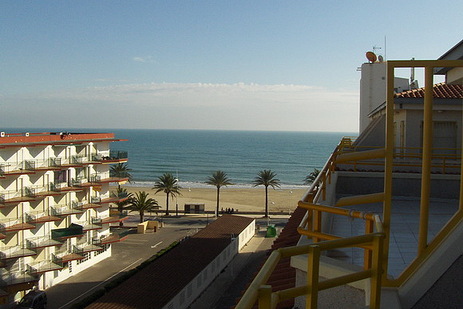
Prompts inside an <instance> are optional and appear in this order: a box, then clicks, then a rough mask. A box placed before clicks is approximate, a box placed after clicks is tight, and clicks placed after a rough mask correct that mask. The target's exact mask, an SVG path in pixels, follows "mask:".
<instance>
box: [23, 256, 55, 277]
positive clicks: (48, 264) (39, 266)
mask: <svg viewBox="0 0 463 309" xmlns="http://www.w3.org/2000/svg"><path fill="white" fill-rule="evenodd" d="M60 269H63V265H60V264H59V263H55V261H53V260H43V261H40V262H37V263H33V264H29V265H27V272H28V273H29V274H30V275H32V276H37V275H40V274H43V273H45V272H48V271H55V270H60ZM37 280H38V279H37Z"/></svg>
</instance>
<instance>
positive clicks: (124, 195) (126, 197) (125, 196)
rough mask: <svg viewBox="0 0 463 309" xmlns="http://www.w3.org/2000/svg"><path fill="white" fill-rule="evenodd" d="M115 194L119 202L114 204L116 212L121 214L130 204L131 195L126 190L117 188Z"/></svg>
mask: <svg viewBox="0 0 463 309" xmlns="http://www.w3.org/2000/svg"><path fill="white" fill-rule="evenodd" d="M116 194H117V197H118V199H119V200H120V201H119V202H116V205H117V210H118V211H119V212H120V213H122V211H123V210H124V208H126V206H127V205H129V204H130V202H131V201H130V200H131V199H132V197H133V194H132V193H130V192H128V191H127V189H125V188H121V187H119V188H117V192H116ZM121 200H122V201H121Z"/></svg>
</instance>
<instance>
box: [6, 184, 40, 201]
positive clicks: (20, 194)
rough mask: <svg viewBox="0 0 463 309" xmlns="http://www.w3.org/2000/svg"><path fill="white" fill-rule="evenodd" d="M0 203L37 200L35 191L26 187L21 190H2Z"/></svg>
mask: <svg viewBox="0 0 463 309" xmlns="http://www.w3.org/2000/svg"><path fill="white" fill-rule="evenodd" d="M0 197H1V198H0V203H2V204H6V203H20V202H23V201H31V200H34V199H35V198H36V194H35V190H34V188H32V187H24V188H22V189H21V190H19V191H17V190H2V191H0Z"/></svg>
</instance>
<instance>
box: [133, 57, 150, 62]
mask: <svg viewBox="0 0 463 309" xmlns="http://www.w3.org/2000/svg"><path fill="white" fill-rule="evenodd" d="M132 60H133V61H135V62H143V63H154V62H155V61H154V59H153V57H151V56H146V57H133V58H132Z"/></svg>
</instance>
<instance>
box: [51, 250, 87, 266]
mask: <svg viewBox="0 0 463 309" xmlns="http://www.w3.org/2000/svg"><path fill="white" fill-rule="evenodd" d="M82 254H83V251H82V250H81V249H79V248H78V247H76V246H72V251H71V252H69V251H61V252H56V254H52V257H53V261H54V263H55V264H58V265H59V264H63V263H67V262H70V261H76V260H82V259H83V258H84V256H83V255H82Z"/></svg>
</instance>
